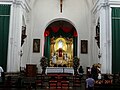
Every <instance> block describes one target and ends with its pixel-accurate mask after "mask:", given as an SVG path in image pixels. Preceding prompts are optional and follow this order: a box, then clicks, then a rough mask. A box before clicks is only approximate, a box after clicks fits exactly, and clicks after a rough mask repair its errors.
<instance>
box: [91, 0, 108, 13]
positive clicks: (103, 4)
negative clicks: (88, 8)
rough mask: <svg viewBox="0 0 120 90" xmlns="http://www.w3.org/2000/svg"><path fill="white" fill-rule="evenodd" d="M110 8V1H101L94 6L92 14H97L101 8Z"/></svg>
mask: <svg viewBox="0 0 120 90" xmlns="http://www.w3.org/2000/svg"><path fill="white" fill-rule="evenodd" d="M106 6H109V3H108V1H106V2H100V1H99V0H98V1H97V2H96V4H95V5H94V7H93V9H92V13H95V12H97V11H98V10H100V9H101V7H106Z"/></svg>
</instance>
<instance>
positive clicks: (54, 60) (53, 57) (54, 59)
mask: <svg viewBox="0 0 120 90" xmlns="http://www.w3.org/2000/svg"><path fill="white" fill-rule="evenodd" d="M52 63H54V64H56V54H55V53H54V55H53V56H52Z"/></svg>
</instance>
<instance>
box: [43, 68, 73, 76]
mask: <svg viewBox="0 0 120 90" xmlns="http://www.w3.org/2000/svg"><path fill="white" fill-rule="evenodd" d="M45 73H46V74H49V73H68V74H73V75H74V69H73V67H47V68H46V72H45Z"/></svg>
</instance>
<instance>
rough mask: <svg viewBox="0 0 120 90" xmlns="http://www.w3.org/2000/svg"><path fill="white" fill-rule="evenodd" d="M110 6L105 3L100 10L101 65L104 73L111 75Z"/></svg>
mask: <svg viewBox="0 0 120 90" xmlns="http://www.w3.org/2000/svg"><path fill="white" fill-rule="evenodd" d="M109 15H110V14H109V6H108V5H107V4H106V3H105V4H103V6H102V7H101V9H100V53H101V58H100V63H101V65H102V66H101V72H102V73H111V63H112V60H111V31H110V26H111V25H110V21H109V19H110V16H109Z"/></svg>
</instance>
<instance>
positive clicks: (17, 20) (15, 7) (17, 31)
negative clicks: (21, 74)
mask: <svg viewBox="0 0 120 90" xmlns="http://www.w3.org/2000/svg"><path fill="white" fill-rule="evenodd" d="M21 10H22V7H21V5H20V4H18V3H14V4H12V6H11V17H10V30H9V31H10V32H9V44H8V60H7V72H16V71H19V70H20V48H21V31H22V30H21V29H22V11H21Z"/></svg>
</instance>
